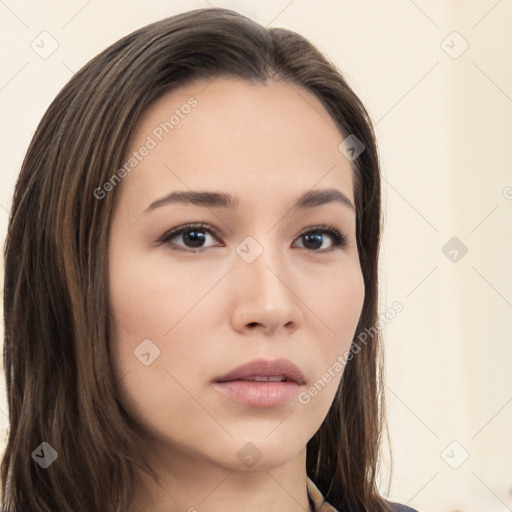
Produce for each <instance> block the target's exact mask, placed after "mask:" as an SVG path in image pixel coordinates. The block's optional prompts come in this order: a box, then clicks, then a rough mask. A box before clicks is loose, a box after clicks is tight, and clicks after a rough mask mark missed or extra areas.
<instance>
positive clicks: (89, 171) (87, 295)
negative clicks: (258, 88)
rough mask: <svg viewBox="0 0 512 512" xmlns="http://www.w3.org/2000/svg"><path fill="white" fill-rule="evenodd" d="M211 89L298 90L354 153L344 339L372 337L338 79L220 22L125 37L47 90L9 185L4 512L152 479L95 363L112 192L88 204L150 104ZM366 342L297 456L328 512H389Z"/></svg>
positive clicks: (371, 225) (96, 497)
mask: <svg viewBox="0 0 512 512" xmlns="http://www.w3.org/2000/svg"><path fill="white" fill-rule="evenodd" d="M217 76H234V77H239V78H242V79H245V80H248V81H251V82H258V83H265V82H267V81H268V80H285V81H287V82H288V83H290V84H291V85H294V86H297V87H298V88H299V89H298V90H300V88H303V89H305V90H307V91H309V92H310V93H312V94H314V95H316V96H317V97H318V98H319V99H320V100H321V102H322V104H323V105H324V107H325V108H326V110H327V111H328V113H329V114H330V116H331V117H332V119H333V120H334V121H335V123H336V125H337V127H338V128H339V131H340V135H341V136H340V142H341V140H342V139H344V138H345V137H346V136H348V135H355V136H356V137H357V139H359V140H360V141H362V143H363V144H364V146H365V149H364V151H363V152H362V153H361V154H360V155H359V157H358V158H357V159H355V160H354V161H353V162H352V168H353V172H354V189H355V190H354V194H355V206H356V210H357V217H356V218H357V226H356V231H357V244H358V249H359V254H360V262H361V267H362V272H363V276H364V282H365V300H364V305H363V310H362V314H361V317H360V321H359V324H358V327H357V331H356V336H355V339H357V336H358V334H359V333H362V332H363V331H365V330H366V329H369V328H373V326H374V325H375V324H376V321H377V289H378V282H377V277H378V276H377V261H378V251H379V239H380V230H381V224H380V222H381V221H380V215H381V212H380V176H379V174H380V171H379V161H378V154H377V147H376V142H375V135H374V131H373V128H372V123H371V121H370V118H369V115H368V113H367V111H366V110H365V108H364V106H363V104H362V103H361V101H360V100H359V98H358V97H357V96H356V94H355V93H354V92H353V91H352V90H351V88H350V87H349V85H348V84H347V82H346V80H345V79H344V77H343V75H342V74H341V73H340V72H339V71H338V70H337V69H336V67H335V66H334V65H333V64H332V63H331V62H330V61H329V60H328V59H327V58H326V57H324V56H323V55H322V54H321V53H320V52H319V51H318V50H317V49H316V48H315V47H314V46H313V45H312V44H311V43H310V42H308V41H307V40H306V39H304V38H303V37H302V36H300V35H298V34H296V33H294V32H292V31H289V30H285V29H281V28H270V29H266V28H264V27H262V26H261V25H259V24H257V23H255V22H254V21H251V20H249V19H248V18H246V17H244V16H242V15H240V14H238V13H236V12H234V11H231V10H227V9H218V8H212V9H198V10H195V11H189V12H186V13H183V14H180V15H177V16H173V17H170V18H167V19H164V20H162V21H158V22H156V23H153V24H150V25H148V26H146V27H143V28H142V29H140V30H137V31H135V32H133V33H132V34H129V35H128V36H126V37H124V38H123V39H121V40H120V41H118V42H116V43H115V44H113V45H111V46H110V47H109V48H107V49H106V50H104V51H103V52H102V53H101V54H99V55H98V56H96V57H95V58H94V59H92V60H91V61H90V62H89V63H88V64H86V65H85V66H84V67H83V68H82V69H81V70H80V71H79V72H77V73H76V74H75V75H74V76H73V78H72V79H71V80H70V81H69V83H68V84H66V86H65V87H64V88H63V89H62V90H61V91H60V93H59V94H58V95H57V97H56V98H55V100H54V101H53V102H52V104H51V105H50V107H49V108H48V110H47V112H46V113H45V115H44V117H43V119H42V120H41V122H40V124H39V126H38V128H37V131H36V133H35V135H34V137H33V139H32V141H31V143H30V146H29V148H28V151H27V154H26V156H25V159H24V161H23V165H22V169H21V173H20V175H19V179H18V181H17V184H16V188H15V193H14V199H13V205H12V212H11V217H10V222H9V226H8V234H7V239H6V244H5V287H4V318H5V341H4V366H5V372H6V374H5V376H6V384H7V393H8V404H9V415H10V429H9V433H8V440H7V446H6V450H5V453H4V456H3V460H2V464H1V478H2V494H3V497H2V506H3V508H4V510H5V511H6V512H27V511H28V510H30V511H35V512H55V511H57V510H58V511H59V512H91V511H96V510H98V511H99V510H101V511H103V512H121V511H124V510H125V509H126V508H127V507H128V505H129V503H130V497H131V495H132V492H133V489H134V485H135V483H136V481H135V478H136V470H137V469H140V470H144V471H146V472H147V473H148V474H152V471H151V468H149V467H148V466H147V464H146V462H145V461H144V446H143V445H142V444H141V441H140V440H139V436H138V435H137V434H136V431H135V429H134V426H133V424H132V422H131V420H130V417H129V416H128V415H127V413H126V412H125V411H124V409H123V408H122V407H121V405H120V401H119V397H118V395H117V390H116V382H115V381H114V378H113V374H112V370H111V363H110V359H109V329H108V326H109V323H108V322H109V319H110V316H109V301H108V287H107V285H106V283H107V271H108V266H107V258H106V255H107V244H108V235H109V224H110V215H111V211H112V206H113V200H114V197H115V191H114V192H111V193H109V194H106V195H105V197H104V198H103V199H101V200H99V199H98V198H97V197H96V195H95V194H94V191H95V190H97V189H98V187H101V186H102V185H103V184H104V183H106V182H107V181H108V180H109V179H110V178H111V177H112V175H113V173H114V172H115V171H116V170H117V169H119V168H120V167H121V166H122V165H123V156H124V153H125V150H126V147H127V142H128V139H129V137H130V134H131V133H132V130H133V129H134V127H135V125H136V123H137V121H138V119H139V117H140V115H141V113H142V112H143V111H144V110H145V109H146V108H147V107H148V106H149V105H150V104H151V102H153V101H154V100H155V99H156V98H158V97H159V96H161V95H162V94H164V93H165V92H168V91H170V90H173V89H176V88H177V87H179V86H181V85H184V84H186V83H190V82H192V81H194V80H196V79H200V78H212V79H214V78H215V77H217ZM379 343H380V341H379V336H378V333H377V334H376V335H375V336H374V337H373V340H372V341H371V343H365V344H364V345H363V346H359V347H358V353H357V354H354V357H352V358H351V359H350V361H349V362H348V363H347V365H346V367H345V370H344V373H343V376H342V380H341V384H340V387H339V389H338V392H337V394H336V397H335V400H334V402H333V404H332V406H331V408H330V410H329V413H328V415H327V417H326V419H325V421H324V422H323V424H322V426H321V427H320V429H319V430H318V432H317V433H316V434H315V435H314V436H313V438H312V439H311V440H310V441H309V443H308V446H307V473H308V475H309V476H310V477H311V478H312V480H313V481H314V482H315V483H316V484H317V486H318V487H319V489H320V491H321V492H322V493H323V494H324V496H325V497H326V499H327V501H329V502H330V503H331V504H332V505H333V506H334V507H336V508H338V509H340V510H345V509H346V510H366V511H371V512H384V511H386V510H389V509H388V505H387V502H386V500H384V499H383V498H382V497H380V496H379V492H378V489H377V484H376V474H377V464H378V454H379V443H380V437H381V431H382V425H383V420H382V418H383V414H382V412H383V400H382V382H380V379H381V374H382V372H380V371H379V369H380V368H381V366H380V365H381V363H382V361H381V359H380V350H379ZM353 345H354V344H353ZM43 442H45V443H48V444H49V445H50V446H51V447H52V448H53V449H54V450H55V452H56V454H57V460H56V461H55V462H54V463H53V464H51V465H50V466H49V467H47V468H46V469H45V468H43V467H41V466H40V465H39V464H36V463H35V462H34V460H35V458H34V455H33V453H34V451H35V450H36V449H39V450H41V448H39V447H40V445H41V443H43ZM44 447H46V445H43V448H44ZM127 447H130V448H129V449H128V450H127ZM31 454H32V456H31ZM33 458H34V460H32V459H33Z"/></svg>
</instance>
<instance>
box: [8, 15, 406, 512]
mask: <svg viewBox="0 0 512 512" xmlns="http://www.w3.org/2000/svg"><path fill="white" fill-rule="evenodd" d="M379 236H380V178H379V163H378V155H377V149H376V142H375V137H374V133H373V129H372V125H371V122H370V120H369V117H368V114H367V112H366V110H365V108H364V106H363V105H362V104H361V102H360V100H359V99H358V98H357V96H356V95H355V94H354V92H353V91H352V90H351V89H350V88H349V86H348V85H347V83H346V82H345V80H344V78H343V77H342V75H341V74H340V72H339V71H338V70H336V69H335V67H334V66H333V65H332V64H331V63H330V62H329V61H328V60H327V59H326V58H325V57H324V56H322V55H321V54H320V53H319V51H318V50H317V49H316V48H315V47H314V46H312V45H311V43H309V42H308V41H307V40H305V39H304V38H302V37H301V36H299V35H298V34H295V33H293V32H290V31H288V30H284V29H277V28H272V29H268V30H267V29H265V28H263V27H262V26H260V25H258V24H257V23H255V22H253V21H251V20H249V19H247V18H245V17H243V16H241V15H239V14H237V13H235V12H233V11H229V10H225V9H216V8H215V9H213V8H212V9H201V10H196V11H191V12H188V13H184V14H181V15H178V16H174V17H171V18H168V19H165V20H162V21H160V22H157V23H154V24H151V25H149V26H147V27H144V28H142V29H140V30H138V31H136V32H134V33H132V34H130V35H128V36H127V37H125V38H123V39H121V40H120V41H118V42H117V43H115V44H113V45H112V46H111V47H109V48H107V49H106V50H105V51H104V52H102V53H101V54H100V55H98V56H97V57H96V58H94V59H93V60H92V61H91V62H89V63H88V64H87V65H86V66H85V67H84V68H82V70H80V71H79V72H78V73H77V74H76V75H75V76H74V77H73V79H72V80H71V81H70V82H69V83H68V84H67V85H66V86H65V87H64V88H63V90H62V91H61V92H60V93H59V95H58V96H57V98H56V99H55V100H54V102H53V103H52V104H51V105H50V107H49V109H48V111H47V112H46V114H45V116H44V117H43V119H42V121H41V123H40V125H39V127H38V129H37V131H36V134H35V136H34V138H33V140H32V142H31V144H30V147H29V149H28V152H27V155H26V158H25V161H24V163H23V167H22V170H21V174H20V176H19V180H18V183H17V186H16V190H15V195H14V201H13V208H12V215H11V219H10V224H9V228H8V237H7V241H6V247H5V255H6V265H5V269H6V279H5V291H4V309H5V311H4V313H5V344H4V361H5V368H6V380H7V391H8V402H9V411H10V422H11V428H10V431H9V436H8V440H7V448H6V451H5V454H4V458H3V461H2V489H3V507H4V510H5V511H6V512H20V511H23V512H25V511H27V510H31V511H41V512H42V511H50V510H51V511H56V510H58V511H60V512H71V511H73V512H79V511H88V512H90V511H91V510H98V511H99V510H101V511H105V512H106V511H112V512H113V511H123V512H124V511H128V512H136V511H142V510H144V511H152V512H160V511H162V512H163V511H178V510H188V511H189V512H192V511H195V510H197V511H199V512H209V511H214V510H223V511H231V510H233V511H234V510H237V511H238V510H244V511H249V512H251V511H256V510H279V511H281V512H291V511H298V510H308V511H322V512H326V511H333V510H338V511H339V512H341V511H350V512H352V511H361V510H366V511H373V512H384V511H390V510H397V511H398V510H399V511H410V510H411V509H409V508H407V507H404V506H402V505H397V504H391V503H389V502H387V501H386V500H385V499H384V498H382V497H381V496H380V495H379V492H378V490H377V485H376V474H377V461H378V452H379V441H380V434H381V428H382V413H383V407H382V400H381V398H382V397H381V391H382V383H381V382H380V375H381V373H380V371H379V353H380V352H379V339H378V330H377V329H375V327H374V326H375V324H376V322H377V288H378V286H377V277H378V276H377V261H378V246H379ZM368 332H370V333H372V334H371V336H370V337H368V335H367V333H368ZM28 454H30V455H31V456H30V457H28Z"/></svg>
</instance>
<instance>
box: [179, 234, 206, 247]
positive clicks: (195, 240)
mask: <svg viewBox="0 0 512 512" xmlns="http://www.w3.org/2000/svg"><path fill="white" fill-rule="evenodd" d="M183 236H184V238H185V241H186V243H190V244H191V245H192V247H201V245H202V243H203V242H204V233H201V232H199V231H186V232H185V233H184V235H183Z"/></svg>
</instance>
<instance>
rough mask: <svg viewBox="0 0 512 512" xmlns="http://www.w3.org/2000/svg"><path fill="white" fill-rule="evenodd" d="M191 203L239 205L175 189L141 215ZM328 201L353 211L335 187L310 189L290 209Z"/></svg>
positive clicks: (223, 197)
mask: <svg viewBox="0 0 512 512" xmlns="http://www.w3.org/2000/svg"><path fill="white" fill-rule="evenodd" d="M176 203H181V204H192V205H195V206H204V207H207V208H232V209H234V208H237V207H238V205H239V201H238V198H235V197H233V196H231V195H230V194H225V193H222V192H195V191H191V190H190V191H177V192H171V193H170V194H168V195H167V196H165V197H162V198H161V199H157V200H156V201H153V202H152V203H151V204H150V205H149V206H148V207H147V208H146V209H145V210H144V211H143V212H142V214H141V215H143V214H146V213H149V212H150V211H153V210H155V209H156V208H159V207H161V206H164V205H169V204H176ZM329 203H338V204H342V205H344V206H346V207H348V208H350V209H351V210H354V211H355V209H356V208H355V206H354V205H353V203H352V201H350V199H349V198H348V197H347V196H346V195H345V194H343V193H342V192H340V191H339V190H337V189H334V188H329V189H325V190H310V191H309V192H306V193H305V194H303V195H302V196H300V197H299V198H298V199H297V201H296V202H295V204H294V205H293V206H292V209H296V210H306V209H309V208H316V207H318V206H322V205H325V204H329Z"/></svg>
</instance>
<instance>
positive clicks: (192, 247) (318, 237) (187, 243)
mask: <svg viewBox="0 0 512 512" xmlns="http://www.w3.org/2000/svg"><path fill="white" fill-rule="evenodd" d="M218 234H219V232H218V230H217V229H216V228H214V227H213V226H210V225H208V224H204V223H202V222H200V223H196V224H185V225H183V226H179V227H177V228H174V229H171V230H170V231H167V232H166V233H165V234H164V235H163V236H162V237H161V238H160V240H158V242H159V243H161V244H168V245H170V246H171V249H173V250H177V251H183V252H192V253H196V252H202V250H203V249H207V248H208V247H215V246H217V247H220V246H221V245H222V244H221V243H220V242H218V241H217V242H215V241H214V242H213V243H211V244H210V245H205V243H207V242H208V238H209V237H210V238H211V239H212V240H215V239H216V238H217V236H218ZM326 235H328V238H326ZM301 239H303V240H304V243H303V244H302V246H299V247H300V248H302V249H306V250H307V251H310V252H318V253H325V252H331V251H332V250H334V249H335V248H340V247H343V246H345V245H346V244H347V239H346V237H345V236H344V235H342V234H341V233H340V232H339V231H338V230H337V229H336V228H334V227H333V226H328V225H321V226H314V227H310V228H308V229H307V231H303V232H302V233H301V234H300V235H299V237H298V240H301ZM329 240H330V245H328V246H327V247H325V246H324V244H325V242H326V241H329ZM180 242H181V244H180ZM319 249H322V250H319Z"/></svg>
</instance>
